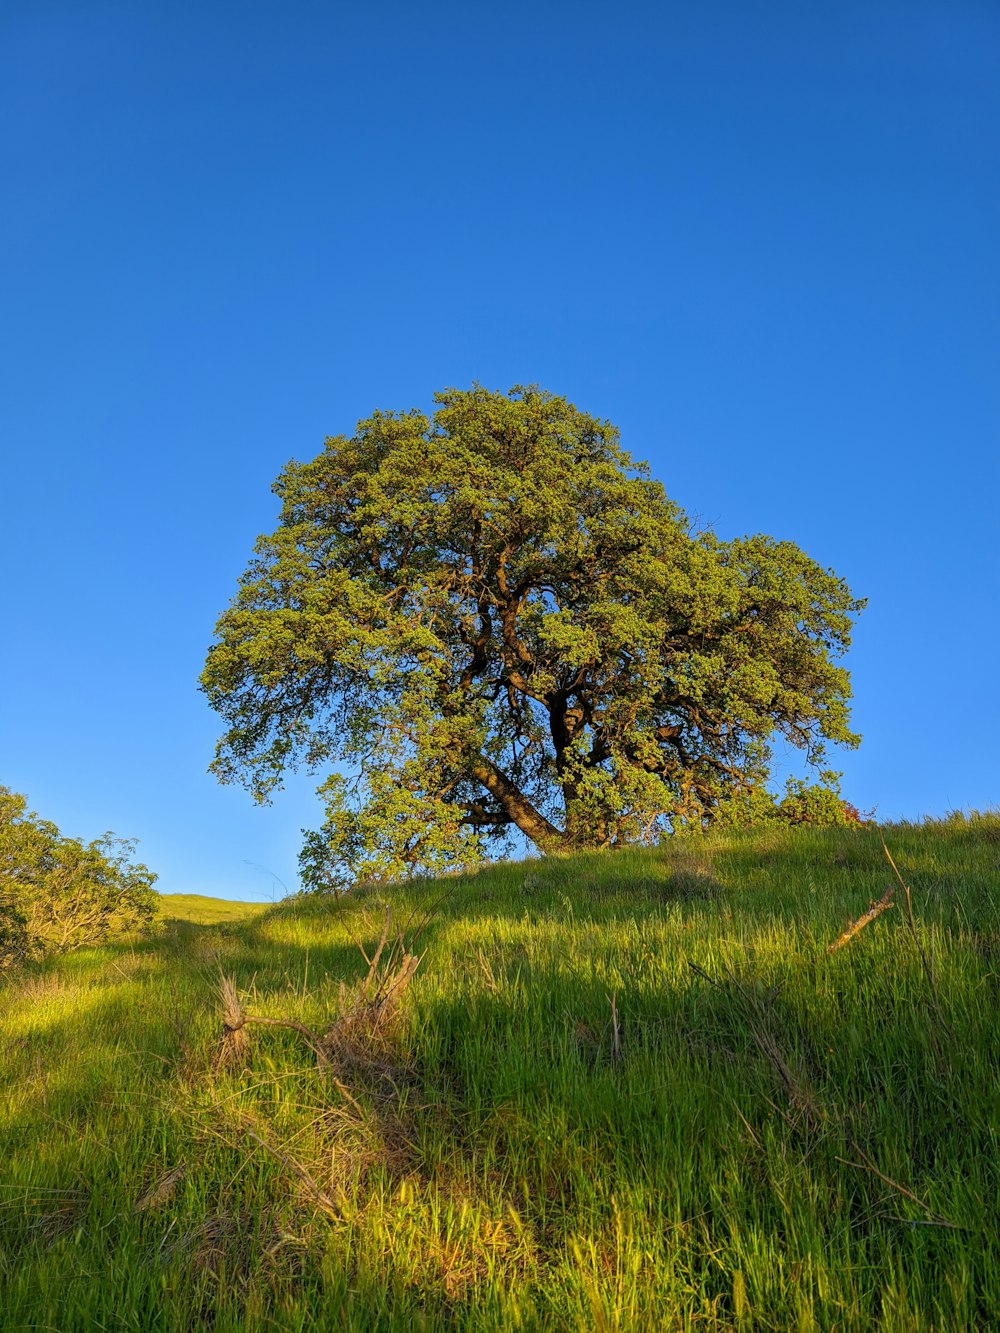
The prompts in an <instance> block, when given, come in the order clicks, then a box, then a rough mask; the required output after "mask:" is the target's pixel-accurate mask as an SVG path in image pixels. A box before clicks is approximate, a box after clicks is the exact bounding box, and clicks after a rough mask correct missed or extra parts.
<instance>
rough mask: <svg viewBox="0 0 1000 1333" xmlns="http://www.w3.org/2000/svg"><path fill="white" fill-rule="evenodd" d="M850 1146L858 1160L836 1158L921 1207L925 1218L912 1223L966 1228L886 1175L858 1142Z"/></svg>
mask: <svg viewBox="0 0 1000 1333" xmlns="http://www.w3.org/2000/svg"><path fill="white" fill-rule="evenodd" d="M851 1147H852V1148H853V1149H854V1151H855V1152H856V1153H857V1154H858V1156H859V1157H860V1158H861V1161H860V1162H849V1161H848V1160H847V1159H846V1157H838V1158H837V1159H836V1160H837V1161H838V1162H840V1163H841V1165H842V1166H850V1167H853V1168H854V1169H855V1170H856V1171H870V1172H871V1173H872V1175H873V1176H878V1178H879V1180H881V1181H883V1182H884V1183H885V1184H886V1185H888V1186H889V1188H890V1189H894V1190H896V1192H897V1193H898V1194H901V1195H902V1196H903V1198H904V1199H909V1200H910V1202H911V1203H915V1204H916V1205H917V1207H918V1208H922V1209H923V1210H924V1212H925V1213H926V1214H927V1220H926V1221H921V1222H920V1223H913V1224H912V1225H921V1226H935V1227H946V1228H947V1229H948V1230H949V1231H965V1230H966V1228H965V1227H962V1226H959V1225H958V1223H957V1222H949V1221H948V1219H947V1218H946V1217H940V1216H939V1215H938V1214H937V1213H935V1212H934V1211H933V1210H932V1209H931V1208H930V1207H929V1206H928V1205H927V1204H926V1203H924V1201H923V1199H921V1198H919V1197H918V1196H917V1195H916V1194H914V1193H913V1191H912V1190H909V1189H907V1188H906V1186H905V1185H901V1184H900V1183H899V1181H898V1180H893V1179H892V1177H891V1176H887V1175H886V1174H885V1172H884V1171H880V1170H879V1169H878V1167H877V1166H876V1165H875V1163H874V1162H873V1161H872V1159H871V1158H870V1157H869V1156H868V1154H867V1153H866V1152H865V1150H864V1149H863V1148H862V1147H861V1146H860V1144H857V1143H852V1144H851ZM891 1220H894V1221H897V1222H907V1219H906V1218H904V1217H899V1218H895V1219H891ZM908 1224H909V1223H908Z"/></svg>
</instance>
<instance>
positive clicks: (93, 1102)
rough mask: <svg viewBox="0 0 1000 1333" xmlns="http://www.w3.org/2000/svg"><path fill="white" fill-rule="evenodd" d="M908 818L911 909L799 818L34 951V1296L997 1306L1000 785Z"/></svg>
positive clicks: (616, 1324)
mask: <svg viewBox="0 0 1000 1333" xmlns="http://www.w3.org/2000/svg"><path fill="white" fill-rule="evenodd" d="M885 836H886V840H887V842H888V845H889V847H890V850H891V851H892V854H893V856H894V858H895V860H896V862H897V864H898V866H899V870H900V872H901V874H902V877H903V879H904V880H905V881H906V883H907V884H908V885H909V886H911V888H912V904H913V924H912V928H911V926H910V924H909V920H908V915H907V912H906V903H905V895H904V893H903V890H902V888H901V887H900V886H899V884H898V883H897V882H896V880H895V877H894V875H893V872H892V870H891V868H890V866H889V864H888V863H887V861H886V859H885V856H884V854H883V851H882V848H881V845H880V842H879V838H878V834H877V832H875V831H873V830H871V829H859V830H857V831H853V832H817V831H809V830H795V829H789V830H784V831H762V832H760V833H756V834H746V835H740V836H732V837H729V838H727V839H721V838H720V839H714V838H713V839H706V840H704V841H696V842H680V841H678V842H676V843H674V844H673V845H671V846H669V847H666V848H663V849H658V850H651V851H626V852H619V853H614V854H607V855H595V856H581V857H577V858H568V859H560V860H545V861H534V862H529V863H526V864H522V865H517V866H512V865H504V866H497V867H494V868H492V869H490V870H487V871H485V872H483V873H482V874H480V875H477V876H474V877H464V878H453V879H449V880H445V881H441V882H435V883H431V882H423V883H420V884H417V885H411V886H408V887H401V888H398V889H393V890H391V891H389V890H385V889H382V890H378V889H374V888H368V889H362V890H359V891H358V892H356V893H354V894H351V895H350V897H349V898H348V899H345V900H342V901H341V902H339V903H338V902H335V901H333V900H332V899H312V900H308V899H307V900H301V899H300V900H292V901H290V902H289V903H287V904H284V905H279V906H277V907H275V908H270V909H267V910H265V911H263V912H252V913H248V914H247V915H246V916H245V917H243V918H242V919H227V920H221V921H219V922H218V923H217V924H212V925H205V924H198V922H197V921H195V920H191V919H188V920H180V919H177V917H178V915H180V914H179V913H176V912H175V911H174V910H173V908H170V909H169V912H167V911H165V916H167V915H169V917H170V918H171V919H165V920H163V921H162V922H161V923H160V925H159V926H158V929H157V932H156V933H155V934H154V935H153V936H152V937H151V938H149V939H144V940H136V941H132V942H128V943H124V944H117V945H114V946H111V945H109V946H106V947H104V948H102V949H95V950H90V951H85V952H81V953H78V954H73V955H69V956H67V957H65V958H63V959H62V960H59V961H57V962H54V963H51V964H48V965H45V966H40V967H37V968H35V969H34V970H32V971H30V972H28V973H26V974H23V975H21V976H20V977H18V978H16V979H14V980H13V981H10V982H7V983H5V987H4V990H3V991H2V992H0V1005H2V1028H0V1154H2V1156H0V1160H2V1162H3V1167H2V1172H0V1327H2V1328H11V1329H29V1328H46V1329H58V1330H60V1333H69V1331H70V1330H76V1329H80V1330H83V1329H101V1328H103V1329H135V1330H143V1331H145V1330H159V1329H163V1330H167V1329H195V1328H213V1329H215V1330H218V1331H220V1333H221V1331H222V1330H237V1329H249V1330H258V1329H260V1330H264V1329H268V1330H305V1329H317V1328H318V1329H349V1330H374V1329H387V1330H388V1329H399V1330H409V1329H428V1330H434V1329H445V1328H447V1329H461V1330H472V1329H483V1330H485V1329H539V1330H541V1329H577V1328H579V1329H596V1330H626V1329H629V1330H631V1329H635V1330H651V1329H667V1330H670V1329H677V1330H681V1329H740V1330H743V1329H774V1330H786V1329H810V1328H820V1329H865V1330H869V1329H886V1330H889V1329H931V1328H934V1329H941V1330H956V1329H966V1328H967V1329H987V1328H991V1327H997V1326H1000V1320H998V1312H1000V1142H998V1137H1000V1035H998V1032H1000V1029H998V1023H997V1014H998V1002H1000V914H998V903H1000V869H998V863H1000V817H975V818H970V819H968V820H964V819H959V818H955V819H952V820H949V821H944V822H941V823H937V824H928V825H926V826H923V827H920V828H915V827H909V826H905V827H892V828H888V829H886V830H885ZM889 884H895V885H896V905H894V906H893V907H892V908H890V909H889V910H886V911H884V912H882V913H881V914H880V915H879V916H878V917H877V918H875V919H873V920H872V921H871V922H870V923H869V924H868V925H866V926H865V927H864V928H862V929H861V930H859V931H858V933H857V934H856V935H854V937H853V938H852V939H850V940H849V942H847V943H845V944H844V945H843V947H841V948H839V949H838V950H836V951H835V952H832V953H831V952H829V946H830V945H831V944H832V943H833V942H834V941H836V940H837V939H838V937H840V936H841V934H842V932H843V931H844V929H845V927H846V926H847V925H848V923H849V922H851V921H856V920H857V919H858V918H859V917H860V916H861V915H862V914H863V913H864V912H865V910H866V908H868V906H869V903H871V902H872V901H873V900H877V899H879V898H881V897H882V895H883V893H884V892H885V890H886V888H887V886H888V885H889ZM220 907H221V905H220ZM387 914H388V916H389V927H388V929H386V918H387ZM201 919H202V920H205V919H207V918H205V917H204V916H202V918H201ZM380 940H382V941H383V944H382V948H381V952H378V950H379V941H380ZM363 955H366V956H367V960H366V957H365V956H363ZM368 960H370V962H369V961H368ZM415 960H419V961H415ZM223 978H225V979H227V981H226V985H225V987H223V984H222V982H223ZM223 990H225V995H223ZM248 1019H249V1021H247V1020H248ZM258 1019H271V1020H277V1022H271V1023H264V1022H259V1021H254V1020H258ZM227 1022H228V1025H229V1028H228V1030H227V1028H226V1026H225V1023H227Z"/></svg>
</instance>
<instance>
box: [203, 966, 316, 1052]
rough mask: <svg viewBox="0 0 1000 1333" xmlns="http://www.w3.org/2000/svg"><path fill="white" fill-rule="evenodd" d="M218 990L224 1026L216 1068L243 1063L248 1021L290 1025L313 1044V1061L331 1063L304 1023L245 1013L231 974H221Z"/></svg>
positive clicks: (280, 1026) (248, 1044)
mask: <svg viewBox="0 0 1000 1333" xmlns="http://www.w3.org/2000/svg"><path fill="white" fill-rule="evenodd" d="M219 993H220V995H221V997H222V1024H223V1028H224V1032H223V1037H222V1046H221V1048H220V1050H219V1053H218V1056H217V1058H216V1064H217V1066H218V1067H219V1068H224V1069H225V1068H230V1067H232V1066H234V1065H236V1066H238V1065H242V1064H244V1063H245V1061H246V1058H247V1052H248V1051H249V1048H250V1038H249V1036H248V1035H247V1031H246V1029H247V1026H248V1024H250V1023H257V1024H260V1025H261V1026H263V1027H273V1028H290V1029H291V1031H292V1032H298V1033H299V1034H300V1035H301V1036H303V1037H305V1039H306V1041H307V1042H308V1044H309V1045H310V1046H311V1047H312V1050H313V1052H314V1054H315V1056H316V1062H317V1064H318V1065H319V1066H320V1068H321V1069H322V1068H325V1067H326V1066H327V1065H328V1064H329V1063H330V1061H329V1058H328V1057H327V1054H326V1051H325V1050H324V1049H323V1043H322V1042H321V1040H320V1039H319V1037H317V1036H316V1034H315V1032H313V1031H311V1030H310V1029H309V1028H307V1027H306V1025H305V1024H304V1023H297V1022H296V1021H295V1020H294V1019H292V1018H264V1017H263V1016H261V1015H259V1014H248V1013H247V1012H246V1011H245V1010H244V1008H243V1006H242V1005H241V1004H240V998H239V992H238V991H237V989H236V982H235V981H234V980H233V978H232V977H226V976H224V977H222V978H221V980H220V983H219Z"/></svg>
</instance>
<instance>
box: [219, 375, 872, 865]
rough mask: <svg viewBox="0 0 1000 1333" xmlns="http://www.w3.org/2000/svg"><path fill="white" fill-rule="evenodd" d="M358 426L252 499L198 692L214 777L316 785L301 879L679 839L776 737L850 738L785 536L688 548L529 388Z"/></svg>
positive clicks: (606, 453) (566, 411)
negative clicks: (234, 585) (254, 538)
mask: <svg viewBox="0 0 1000 1333" xmlns="http://www.w3.org/2000/svg"><path fill="white" fill-rule="evenodd" d="M435 402H436V410H435V412H434V413H433V415H432V416H431V417H428V416H426V415H425V414H423V413H421V412H416V411H414V412H406V413H391V412H376V413H375V414H374V415H373V416H371V417H369V418H368V419H367V420H365V421H361V422H359V424H358V426H357V428H356V430H355V433H354V434H353V435H351V436H337V437H335V438H332V439H329V440H327V441H326V444H325V447H324V449H323V451H322V453H320V454H319V456H318V457H317V458H315V459H313V460H312V462H308V463H298V462H291V463H289V464H288V465H287V467H286V468H285V469H284V471H283V472H282V473H281V476H280V477H279V479H278V481H277V482H276V483H275V490H276V492H277V494H278V496H279V497H280V499H281V502H282V510H281V517H280V522H279V524H278V527H277V529H276V531H275V532H274V533H272V534H271V535H270V536H264V537H261V538H260V539H259V541H258V543H257V546H256V553H255V556H254V559H253V560H252V561H251V563H250V566H249V568H248V569H247V571H246V573H245V574H244V576H243V578H242V580H241V582H240V585H239V590H238V593H237V595H236V597H235V599H234V601H233V603H232V605H231V606H230V608H229V609H228V610H227V611H225V612H224V613H223V615H222V617H221V618H220V620H219V622H218V625H217V628H216V642H215V643H214V644H213V646H212V647H211V649H210V651H209V655H208V661H207V665H206V667H205V671H204V674H203V677H202V684H203V688H204V690H205V692H206V694H207V696H208V698H209V700H210V702H211V704H212V706H213V707H214V708H216V709H217V710H218V711H219V713H220V714H221V715H222V716H223V718H224V719H225V722H226V726H227V730H226V732H225V734H224V736H223V737H222V739H221V741H220V742H219V746H218V750H217V755H216V759H215V763H214V765H213V768H214V771H215V772H216V774H217V775H218V776H219V777H220V778H221V779H222V780H223V781H232V780H238V781H241V782H243V783H245V784H246V785H247V786H248V787H249V788H250V790H251V791H252V792H253V793H254V795H255V796H256V798H257V799H258V800H262V801H264V800H267V799H268V796H269V793H271V792H272V791H273V789H274V788H275V787H276V786H277V785H279V784H280V781H281V778H282V775H283V773H284V772H285V771H286V769H288V768H289V767H290V766H294V765H297V764H299V763H305V764H306V765H308V766H309V767H310V768H311V769H312V770H320V771H322V772H324V774H326V775H327V776H326V780H325V781H324V783H323V785H322V787H321V788H320V790H321V793H322V795H323V797H324V799H325V802H326V809H327V816H326V819H325V822H324V824H323V826H322V828H321V829H319V830H316V831H314V832H312V833H309V834H308V835H307V839H306V847H305V850H304V853H303V866H304V870H305V877H306V880H307V882H311V883H314V884H315V883H323V882H330V881H332V882H334V883H336V882H338V880H343V879H345V878H353V877H375V878H377V877H393V876H397V875H400V874H405V873H407V872H410V871H413V870H418V871H424V870H427V871H429V870H434V871H439V870H443V869H447V868H449V867H454V866H460V865H468V864H470V863H473V862H475V861H477V860H479V859H481V858H483V857H484V856H488V855H489V854H490V853H491V852H496V851H498V850H502V849H503V848H505V846H506V845H507V843H506V839H507V838H508V837H509V835H510V834H511V833H512V831H513V830H520V832H521V833H522V834H524V835H525V836H526V837H527V838H529V839H530V840H531V841H532V842H533V843H534V844H535V845H536V846H537V847H538V848H539V849H541V850H542V851H544V852H549V851H555V850H559V849H568V848H575V847H606V846H612V845H618V844H621V843H623V842H629V841H633V840H639V839H655V838H657V837H659V836H660V835H662V834H663V833H664V832H668V831H670V830H673V829H676V828H677V827H678V826H679V825H682V824H689V823H692V822H695V823H705V822H708V821H711V820H712V819H713V817H716V816H717V815H718V814H719V812H720V811H724V810H725V809H727V807H731V805H732V802H733V801H734V800H740V799H744V798H746V797H747V796H748V794H752V793H753V792H754V791H757V790H759V789H760V788H761V787H762V785H763V784H764V783H765V781H766V779H767V776H768V766H769V759H770V753H771V751H770V742H771V741H772V740H773V738H774V737H775V735H781V736H783V737H784V738H785V739H786V740H787V741H789V742H791V744H793V745H794V746H797V747H800V748H801V749H802V750H803V751H804V752H805V754H806V755H807V757H808V759H809V761H810V762H811V763H813V764H816V765H819V764H820V762H821V761H822V759H823V755H824V746H825V744H826V743H827V742H839V743H842V744H846V745H855V744H857V739H858V738H857V737H856V736H855V735H854V734H853V733H852V732H851V730H850V728H849V715H848V701H849V698H850V684H849V678H848V674H847V672H846V670H845V669H844V668H843V667H842V666H840V665H838V664H837V661H836V659H837V658H838V657H839V656H840V655H841V654H842V653H843V652H844V650H845V649H846V648H847V646H848V644H849V640H850V631H851V627H852V619H853V616H854V615H855V613H856V612H857V611H858V610H859V609H860V607H861V605H862V604H861V603H860V602H859V601H857V600H856V599H855V598H854V597H853V596H852V594H851V592H850V590H849V589H848V587H847V586H846V584H845V583H844V581H843V580H842V579H840V578H838V577H837V576H836V575H835V574H834V573H832V572H831V571H829V570H825V569H822V568H821V567H820V566H819V565H817V564H816V563H815V562H814V561H812V560H811V559H809V557H808V556H806V555H805V554H803V552H802V551H801V550H799V548H798V547H797V546H795V545H793V544H792V543H790V542H781V541H774V540H772V539H771V538H769V537H764V536H754V537H746V538H742V539H740V540H737V541H722V540H720V539H718V538H717V537H715V536H714V535H713V534H712V533H711V532H705V531H697V530H696V529H695V528H694V526H693V525H692V523H691V522H690V520H689V519H688V518H687V517H686V516H685V514H684V513H683V512H682V511H681V510H680V509H679V508H678V507H677V505H675V504H674V503H672V502H671V501H670V500H669V499H668V498H667V496H666V494H665V493H664V490H663V487H662V486H661V485H660V483H659V482H658V481H655V480H653V479H652V478H651V477H650V475H649V472H648V469H647V468H646V467H645V465H643V464H639V463H635V462H634V461H633V460H632V458H631V457H630V456H629V454H627V453H626V452H625V451H624V450H623V449H622V448H621V447H620V445H619V438H618V432H617V431H616V430H615V428H614V427H613V426H612V425H611V424H610V423H608V422H606V421H601V420H598V419H596V418H594V417H592V416H589V415H587V414H586V413H584V412H581V411H578V410H577V408H575V407H574V406H573V405H572V404H571V403H569V402H567V401H566V400H565V399H564V398H559V397H555V396H553V395H551V394H548V393H546V392H543V391H541V390H539V389H536V388H527V389H525V388H515V389H513V390H511V392H510V393H509V394H499V393H492V392H488V391H487V390H485V389H483V388H481V387H478V386H476V387H473V388H472V389H471V390H468V391H459V390H447V391H446V392H443V393H440V394H438V395H437V396H436V398H435Z"/></svg>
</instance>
